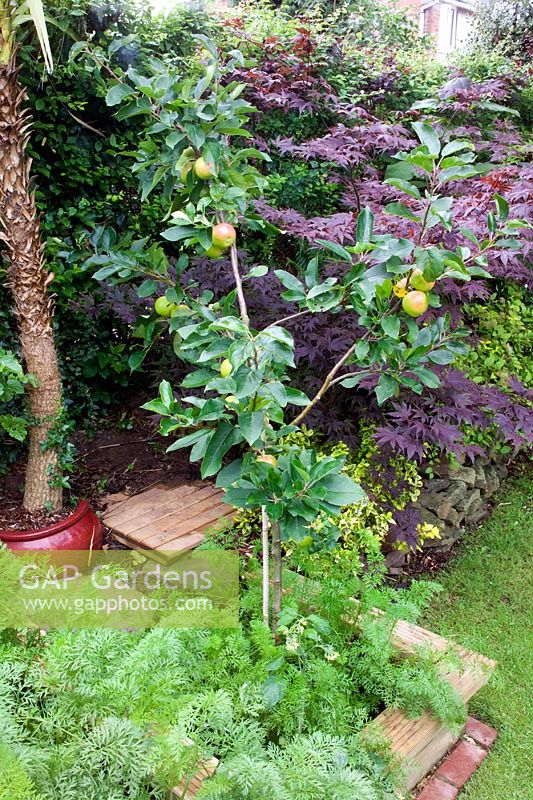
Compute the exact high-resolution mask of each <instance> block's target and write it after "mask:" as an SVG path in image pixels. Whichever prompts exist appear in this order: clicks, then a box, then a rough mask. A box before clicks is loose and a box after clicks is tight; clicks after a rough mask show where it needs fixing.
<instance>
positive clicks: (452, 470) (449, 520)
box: [416, 458, 508, 550]
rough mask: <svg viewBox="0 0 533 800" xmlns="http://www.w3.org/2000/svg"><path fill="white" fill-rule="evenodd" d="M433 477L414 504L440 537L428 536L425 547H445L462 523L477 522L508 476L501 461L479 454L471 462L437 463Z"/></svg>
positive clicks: (446, 547)
mask: <svg viewBox="0 0 533 800" xmlns="http://www.w3.org/2000/svg"><path fill="white" fill-rule="evenodd" d="M434 472H435V477H434V478H433V479H432V480H431V481H428V483H427V484H426V485H425V486H424V488H423V489H422V492H421V494H420V497H419V498H418V500H417V502H416V506H417V508H418V509H419V511H420V514H421V516H422V519H423V520H424V522H429V523H431V525H436V526H437V527H438V528H439V529H440V531H441V538H440V539H428V540H427V541H426V542H425V545H424V546H425V547H426V548H437V549H440V550H448V549H449V548H450V547H451V546H452V545H453V544H454V543H455V542H456V541H457V540H458V539H459V538H460V537H461V535H462V534H463V532H464V529H465V527H469V526H471V525H476V524H477V523H479V522H480V521H481V520H482V519H483V518H484V517H486V516H487V514H488V512H489V508H488V505H487V501H488V500H489V499H490V498H491V497H492V495H493V494H494V492H495V491H496V490H497V489H499V487H500V484H501V482H502V480H504V479H505V478H506V477H507V472H508V470H507V467H506V466H505V464H502V463H492V462H487V461H486V460H483V459H481V458H478V459H477V460H476V461H475V462H474V464H472V465H471V466H465V465H455V466H452V465H450V464H440V465H439V466H437V467H436V468H435V470H434Z"/></svg>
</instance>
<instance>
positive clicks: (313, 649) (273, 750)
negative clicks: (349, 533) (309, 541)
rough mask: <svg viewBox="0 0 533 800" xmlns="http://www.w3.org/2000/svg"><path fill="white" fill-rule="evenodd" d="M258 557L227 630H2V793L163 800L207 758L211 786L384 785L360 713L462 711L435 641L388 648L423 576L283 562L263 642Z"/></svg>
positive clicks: (302, 798) (286, 797)
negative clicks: (432, 647)
mask: <svg viewBox="0 0 533 800" xmlns="http://www.w3.org/2000/svg"><path fill="white" fill-rule="evenodd" d="M256 569H257V567H256V566H254V565H252V566H251V568H250V570H249V574H248V576H247V581H248V583H247V585H248V588H247V590H246V591H245V592H244V594H243V598H242V620H241V625H240V627H239V628H237V629H216V630H181V629H157V628H155V629H152V630H149V631H145V632H133V633H132V632H125V631H114V630H78V631H74V630H69V631H54V632H52V633H49V634H47V635H46V636H44V637H42V636H40V635H39V634H38V633H31V632H28V631H19V632H11V633H9V632H5V633H2V634H1V637H0V742H1V743H2V746H1V749H0V767H1V769H0V800H4V798H5V800H164V798H165V797H166V792H167V789H168V787H169V786H176V785H178V784H180V782H181V781H182V780H187V779H190V778H191V777H192V776H194V774H195V773H196V771H197V769H198V764H199V763H200V762H201V761H203V760H206V759H210V758H212V757H216V758H218V759H219V761H220V766H219V768H218V770H217V772H216V775H215V776H214V777H213V778H212V779H210V780H207V781H205V783H204V786H203V789H202V795H201V796H202V797H204V798H211V800H217V799H218V798H220V799H222V798H224V800H230V798H231V799H232V800H242V799H243V798H249V800H260V799H261V800H269V799H270V798H276V800H328V799H329V798H331V800H344V799H345V798H346V800H348V798H350V800H385V798H388V797H390V796H391V795H390V792H391V791H392V788H391V780H392V777H393V776H391V775H390V774H389V771H390V766H389V764H388V762H387V761H386V760H384V759H383V758H382V757H380V756H378V755H377V754H376V752H372V753H371V752H370V751H369V749H367V748H368V747H369V745H368V744H366V743H365V744H363V741H362V738H360V737H359V732H360V731H361V729H362V727H363V726H364V724H365V723H366V722H367V721H368V720H369V719H370V718H372V717H373V716H375V715H376V714H377V713H379V711H381V709H382V708H383V707H384V706H385V705H387V706H396V707H402V708H404V709H405V710H406V711H408V712H409V713H412V714H418V713H420V712H422V711H424V710H425V709H430V710H431V711H432V712H433V713H434V714H435V715H436V716H439V717H440V718H442V719H444V720H446V721H447V722H448V723H450V724H455V723H457V722H458V721H460V720H462V718H463V715H464V708H463V707H462V704H461V703H460V702H459V701H458V699H457V698H456V697H455V696H454V694H453V692H452V690H451V688H450V686H449V685H448V684H447V683H446V682H445V681H444V680H443V679H442V678H440V677H439V664H437V663H436V662H435V659H434V657H433V656H431V655H430V654H424V653H421V654H419V655H417V656H416V657H415V656H413V657H410V658H405V659H400V658H399V657H398V654H397V651H396V650H395V648H394V647H393V646H392V644H391V631H392V627H393V625H394V623H395V621H396V620H397V619H398V618H399V617H401V616H403V617H408V618H410V619H414V618H415V617H416V613H417V609H418V608H419V606H420V604H421V603H423V602H425V601H427V599H428V597H429V596H430V595H431V593H432V591H433V590H434V587H432V586H430V585H419V586H417V587H416V588H413V589H411V590H405V591H403V592H398V591H395V592H393V591H392V590H391V591H389V590H388V589H385V588H383V585H382V580H381V577H380V575H379V574H372V573H370V572H368V571H365V572H363V571H360V572H359V574H354V575H352V576H350V575H348V576H347V575H346V574H345V573H344V572H343V570H342V569H341V570H340V571H339V572H338V573H335V570H333V571H332V572H331V574H330V575H329V577H327V578H325V579H323V580H321V581H317V580H316V579H315V578H314V576H313V575H312V574H310V575H309V576H308V577H307V578H306V577H303V576H302V575H299V574H296V573H289V574H287V576H286V586H287V594H286V602H285V606H284V610H283V617H282V624H281V627H280V631H279V637H278V639H277V640H276V641H275V640H274V639H273V638H272V636H271V634H270V632H269V630H268V629H267V628H266V627H265V626H264V624H263V622H262V620H261V619H259V618H258V617H257V609H258V608H260V604H259V603H258V602H257V600H258V598H257V592H258V587H257V585H256V580H255V572H256ZM375 606H378V607H380V608H381V609H382V610H383V612H384V613H383V616H380V617H378V618H376V616H375V614H374V613H372V612H371V609H372V608H374V607H375Z"/></svg>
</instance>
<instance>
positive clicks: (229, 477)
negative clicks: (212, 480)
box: [216, 458, 242, 489]
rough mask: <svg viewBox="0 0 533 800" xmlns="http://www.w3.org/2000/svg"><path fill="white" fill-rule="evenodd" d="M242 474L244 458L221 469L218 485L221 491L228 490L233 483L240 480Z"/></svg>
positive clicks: (217, 480)
mask: <svg viewBox="0 0 533 800" xmlns="http://www.w3.org/2000/svg"><path fill="white" fill-rule="evenodd" d="M241 472H242V458H237V459H236V460H235V461H232V462H231V464H228V466H227V467H224V469H221V470H220V472H219V473H218V475H217V479H216V485H217V486H218V488H219V489H227V488H228V487H229V486H231V484H232V483H236V481H238V480H240V478H241Z"/></svg>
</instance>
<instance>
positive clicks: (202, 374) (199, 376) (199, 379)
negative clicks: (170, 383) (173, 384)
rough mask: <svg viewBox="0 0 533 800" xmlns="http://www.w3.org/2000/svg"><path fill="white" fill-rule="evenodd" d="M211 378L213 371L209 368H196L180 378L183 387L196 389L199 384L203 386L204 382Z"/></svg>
mask: <svg viewBox="0 0 533 800" xmlns="http://www.w3.org/2000/svg"><path fill="white" fill-rule="evenodd" d="M212 378H213V371H212V370H210V369H196V370H194V371H193V372H189V374H188V375H186V376H185V378H184V379H183V380H182V382H181V385H182V386H183V387H184V388H185V389H197V388H198V387H199V386H205V385H206V383H209V381H210V380H211V379H212Z"/></svg>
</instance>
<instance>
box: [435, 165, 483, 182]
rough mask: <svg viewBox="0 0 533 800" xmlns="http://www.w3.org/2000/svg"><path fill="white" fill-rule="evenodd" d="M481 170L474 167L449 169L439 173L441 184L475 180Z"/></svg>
mask: <svg viewBox="0 0 533 800" xmlns="http://www.w3.org/2000/svg"><path fill="white" fill-rule="evenodd" d="M479 173H480V168H479V167H473V166H468V165H466V166H464V167H448V169H443V170H442V172H440V173H439V183H446V182H447V181H455V180H464V179H465V178H473V177H474V175H479Z"/></svg>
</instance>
